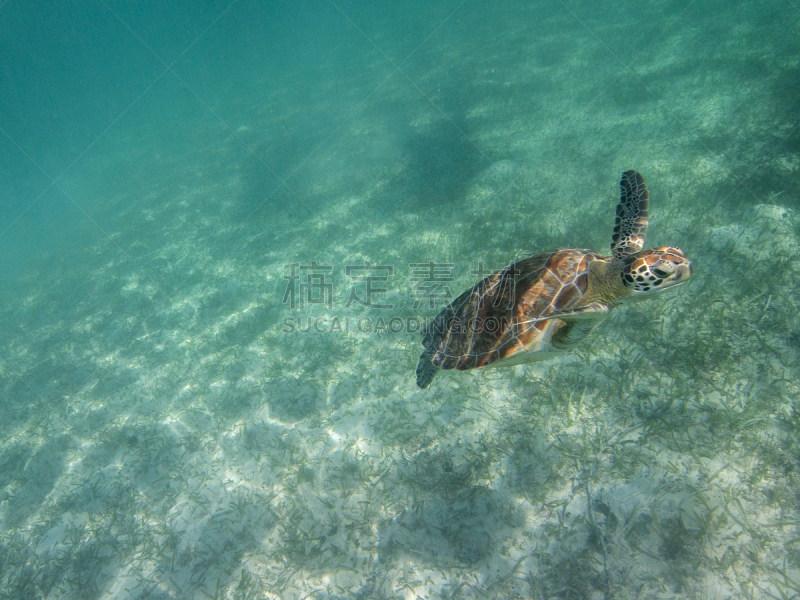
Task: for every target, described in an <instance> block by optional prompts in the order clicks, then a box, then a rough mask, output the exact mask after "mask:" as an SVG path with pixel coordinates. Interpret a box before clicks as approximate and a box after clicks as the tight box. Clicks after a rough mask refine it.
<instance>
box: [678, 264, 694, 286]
mask: <svg viewBox="0 0 800 600" xmlns="http://www.w3.org/2000/svg"><path fill="white" fill-rule="evenodd" d="M691 276H692V263H690V262H689V261H688V260H687V261H686V262H685V263H683V264H680V265H678V268H677V269H675V283H676V284H678V283H684V282H685V281H686V280H687V279H689V277H691Z"/></svg>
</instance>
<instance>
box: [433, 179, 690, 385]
mask: <svg viewBox="0 0 800 600" xmlns="http://www.w3.org/2000/svg"><path fill="white" fill-rule="evenodd" d="M620 188H621V194H620V200H619V204H618V205H617V218H616V223H615V225H614V233H613V235H612V236H611V256H601V255H600V254H598V253H597V252H593V251H592V250H579V249H575V248H565V249H560V250H554V251H552V252H542V253H540V254H534V255H533V256H530V257H528V258H523V259H522V260H519V261H517V262H514V263H512V264H510V265H508V266H507V267H505V268H504V269H501V270H500V271H497V272H496V273H494V274H493V275H490V276H489V277H487V278H486V279H484V280H482V281H480V282H479V283H478V284H476V285H475V286H473V287H472V288H471V289H469V290H467V291H466V292H464V293H463V294H461V295H460V296H459V297H458V298H456V299H455V300H454V301H453V302H451V303H450V305H449V306H447V307H446V308H444V310H442V312H441V313H439V315H438V316H437V317H436V318H435V319H433V320H432V321H431V322H429V323H428V324H427V325H426V327H425V328H424V329H423V331H422V335H423V338H422V344H423V346H425V351H424V352H423V353H422V354H421V355H420V357H419V365H418V366H417V385H418V386H419V387H420V388H423V389H424V388H426V387H428V386H429V385H430V383H431V380H432V379H433V377H434V375H436V373H437V371H438V370H439V369H458V370H466V369H475V368H479V367H486V366H489V365H492V366H494V365H496V364H499V365H514V364H520V363H526V362H532V361H536V360H541V359H543V358H547V357H548V356H551V355H552V353H554V352H559V351H563V350H568V349H570V348H572V347H573V346H575V344H576V343H578V342H579V341H581V340H582V339H584V338H585V337H586V336H587V335H589V334H590V333H591V331H592V330H593V329H594V328H595V327H597V325H598V324H599V323H600V321H602V320H603V318H604V317H605V316H606V315H607V314H608V312H609V311H610V310H611V309H612V308H613V307H614V306H616V305H617V304H619V303H620V302H621V301H623V300H627V299H637V298H647V297H649V296H651V295H652V294H654V293H656V292H660V291H662V290H665V289H667V288H671V287H674V286H676V285H679V284H681V283H683V282H685V281H686V280H687V279H689V277H690V276H691V263H690V262H689V261H688V260H687V259H686V257H685V256H684V255H683V252H681V251H680V250H678V249H677V248H672V247H662V248H654V249H652V250H642V247H643V245H644V236H645V233H646V231H647V202H648V198H649V195H648V193H647V188H646V187H645V185H644V179H642V176H641V175H640V174H639V173H637V172H636V171H626V172H625V173H623V174H622V181H621V182H620Z"/></svg>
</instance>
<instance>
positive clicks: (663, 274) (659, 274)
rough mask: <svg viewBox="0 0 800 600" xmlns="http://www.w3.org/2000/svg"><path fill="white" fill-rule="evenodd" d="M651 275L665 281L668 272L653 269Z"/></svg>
mask: <svg viewBox="0 0 800 600" xmlns="http://www.w3.org/2000/svg"><path fill="white" fill-rule="evenodd" d="M653 274H654V275H655V276H656V277H660V278H661V279H666V278H667V277H669V271H665V270H664V269H659V268H658V267H656V268H655V269H653Z"/></svg>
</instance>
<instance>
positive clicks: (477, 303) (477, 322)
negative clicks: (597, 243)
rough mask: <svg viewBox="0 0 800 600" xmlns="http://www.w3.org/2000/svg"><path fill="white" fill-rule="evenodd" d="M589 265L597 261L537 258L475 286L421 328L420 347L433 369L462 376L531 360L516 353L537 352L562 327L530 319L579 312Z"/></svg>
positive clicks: (569, 255) (593, 256)
mask: <svg viewBox="0 0 800 600" xmlns="http://www.w3.org/2000/svg"><path fill="white" fill-rule="evenodd" d="M595 260H603V257H602V256H600V255H599V254H597V253H596V252H593V251H591V250H578V249H574V248H568V249H563V250H556V251H554V252H543V253H541V254H535V255H533V256H530V257H528V258H525V259H522V260H520V261H517V262H515V263H512V264H510V265H508V266H507V267H506V268H504V269H502V270H500V271H497V272H496V273H494V274H492V275H490V276H489V277H487V278H486V279H484V280H482V281H480V282H479V283H477V284H476V285H475V286H473V287H472V288H471V289H469V290H467V291H465V292H464V293H463V294H461V295H460V296H459V297H458V298H456V299H455V300H453V302H451V303H450V304H449V305H448V306H447V307H445V308H444V309H443V310H442V312H441V313H439V315H438V316H437V317H436V318H435V319H433V320H432V321H431V322H429V323H428V324H427V325H426V327H425V330H424V332H423V338H422V344H423V345H424V346H425V351H426V353H427V354H428V356H430V358H431V362H432V364H433V366H435V367H438V368H440V369H458V370H466V369H475V368H478V367H484V366H487V365H490V364H492V363H495V362H498V361H501V360H506V359H511V358H512V357H514V360H513V362H527V361H529V360H535V359H536V358H538V357H536V356H531V357H527V356H526V355H522V353H530V352H536V351H538V350H541V349H542V347H543V346H544V345H545V343H546V342H547V341H548V340H549V339H550V338H551V337H552V335H553V333H555V332H556V331H557V330H558V329H559V328H561V327H564V326H565V325H566V323H565V322H564V321H561V320H559V319H557V318H556V319H546V320H541V321H537V320H536V319H537V318H538V317H542V316H544V315H547V314H549V313H552V312H554V311H562V310H565V309H568V308H572V307H575V306H579V305H580V301H581V298H582V297H583V295H584V293H585V292H586V287H587V284H588V272H589V265H590V264H591V263H592V262H594V261H595Z"/></svg>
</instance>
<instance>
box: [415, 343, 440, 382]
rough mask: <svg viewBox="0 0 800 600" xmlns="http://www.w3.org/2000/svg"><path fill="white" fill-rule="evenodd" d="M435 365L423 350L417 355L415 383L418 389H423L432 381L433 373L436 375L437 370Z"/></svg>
mask: <svg viewBox="0 0 800 600" xmlns="http://www.w3.org/2000/svg"><path fill="white" fill-rule="evenodd" d="M438 370H439V369H437V368H436V367H434V366H433V363H432V362H431V357H430V356H428V353H427V352H423V353H422V354H420V355H419V364H418V365H417V385H418V386H419V387H420V389H423V390H424V389H425V388H426V387H428V386H429V385H430V384H431V381H433V377H434V375H436V371H438Z"/></svg>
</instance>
